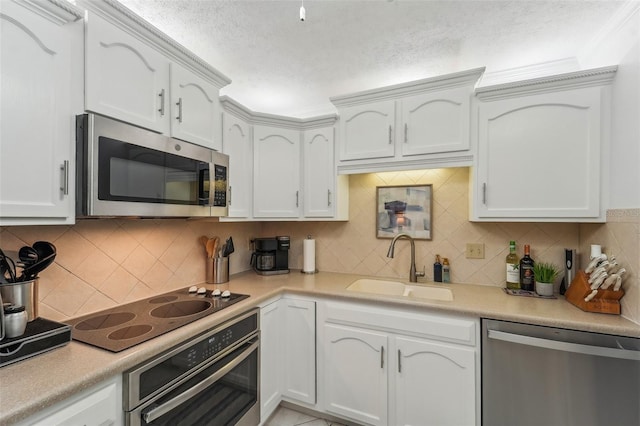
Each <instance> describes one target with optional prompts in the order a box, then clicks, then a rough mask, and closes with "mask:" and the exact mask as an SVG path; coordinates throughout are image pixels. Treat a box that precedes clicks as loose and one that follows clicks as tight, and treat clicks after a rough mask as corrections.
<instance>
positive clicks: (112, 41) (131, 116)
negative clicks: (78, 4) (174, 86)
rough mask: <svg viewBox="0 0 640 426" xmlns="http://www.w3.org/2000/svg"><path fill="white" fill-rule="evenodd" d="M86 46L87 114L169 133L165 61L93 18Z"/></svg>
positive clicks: (125, 33)
mask: <svg viewBox="0 0 640 426" xmlns="http://www.w3.org/2000/svg"><path fill="white" fill-rule="evenodd" d="M85 43H86V51H85V52H86V53H85V54H86V58H85V61H86V70H87V71H86V72H87V75H86V80H85V97H86V98H85V108H86V109H87V111H92V112H97V113H99V114H103V115H106V116H109V117H113V118H117V119H119V120H122V121H126V122H128V123H132V124H136V125H138V126H141V127H145V128H147V129H151V130H155V131H156V132H159V133H165V134H168V133H169V131H170V121H169V119H168V117H169V115H170V114H171V106H170V105H169V97H170V93H169V90H170V87H169V60H168V59H167V58H166V57H165V56H163V55H162V54H161V53H159V52H158V51H156V50H155V49H153V48H151V47H150V46H149V45H147V44H146V43H144V42H142V41H140V40H139V39H137V38H136V37H134V36H133V35H131V34H129V33H127V32H126V31H124V30H123V29H121V28H118V27H116V26H115V25H113V24H111V23H110V22H107V21H106V20H105V19H103V18H102V17H100V16H98V15H97V14H89V15H88V18H87V31H86V41H85Z"/></svg>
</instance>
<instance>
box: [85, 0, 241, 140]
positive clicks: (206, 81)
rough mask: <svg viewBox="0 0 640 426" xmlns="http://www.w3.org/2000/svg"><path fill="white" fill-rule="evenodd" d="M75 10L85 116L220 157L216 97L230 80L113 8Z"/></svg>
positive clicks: (93, 5)
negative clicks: (81, 36) (81, 15)
mask: <svg viewBox="0 0 640 426" xmlns="http://www.w3.org/2000/svg"><path fill="white" fill-rule="evenodd" d="M79 3H80V4H81V5H82V6H83V7H85V8H86V9H88V11H89V13H88V14H87V25H86V40H85V68H86V79H85V108H86V110H87V111H91V112H95V113H98V114H102V115H105V116H108V117H113V118H116V119H118V120H121V121H125V122H127V123H131V124H134V125H136V126H140V127H144V128H146V129H150V130H153V131H156V132H158V133H162V134H165V135H168V136H172V137H175V138H177V139H182V140H184V141H188V142H192V143H195V144H198V145H202V146H205V147H207V148H213V149H215V150H218V151H219V150H221V149H222V132H221V131H220V101H219V99H218V96H219V91H220V88H222V87H223V86H225V85H227V84H229V83H230V82H231V80H229V79H228V78H227V77H225V76H224V75H222V74H221V73H220V72H219V71H218V70H216V69H215V68H213V67H211V66H210V65H208V64H206V63H205V62H203V61H202V60H201V59H200V58H198V57H196V56H194V55H193V54H192V53H191V52H189V51H188V50H186V49H184V47H182V46H181V45H179V44H177V43H175V42H174V41H173V40H171V39H170V38H169V37H167V36H166V35H165V34H163V33H161V32H160V31H158V30H157V29H156V28H155V27H153V26H151V25H150V24H149V23H148V22H146V21H144V20H143V19H142V18H140V17H139V16H137V15H135V14H134V13H133V12H131V11H130V10H129V9H127V8H125V7H124V6H122V5H121V4H120V3H118V2H96V1H87V0H79Z"/></svg>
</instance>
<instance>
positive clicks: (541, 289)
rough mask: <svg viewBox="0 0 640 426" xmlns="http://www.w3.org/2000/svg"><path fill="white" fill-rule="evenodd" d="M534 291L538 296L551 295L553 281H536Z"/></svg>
mask: <svg viewBox="0 0 640 426" xmlns="http://www.w3.org/2000/svg"><path fill="white" fill-rule="evenodd" d="M536 293H538V294H539V295H540V296H553V283H541V282H538V281H536Z"/></svg>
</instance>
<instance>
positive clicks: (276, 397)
mask: <svg viewBox="0 0 640 426" xmlns="http://www.w3.org/2000/svg"><path fill="white" fill-rule="evenodd" d="M281 316H282V309H280V301H279V300H278V301H275V302H273V303H270V304H269V305H267V306H265V307H263V308H261V309H260V417H261V419H262V421H264V420H266V419H267V418H268V417H269V416H270V415H271V413H273V411H274V410H275V409H276V408H277V407H278V404H280V399H281V397H282V394H281V392H280V389H281V377H282V374H281V372H282V340H281V337H282V331H281V329H280V327H281Z"/></svg>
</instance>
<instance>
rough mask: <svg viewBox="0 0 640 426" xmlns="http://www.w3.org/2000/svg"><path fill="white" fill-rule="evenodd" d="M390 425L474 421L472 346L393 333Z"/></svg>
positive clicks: (452, 423) (473, 363)
mask: <svg viewBox="0 0 640 426" xmlns="http://www.w3.org/2000/svg"><path fill="white" fill-rule="evenodd" d="M392 344H393V346H394V348H393V350H391V351H390V356H391V357H393V358H395V360H394V361H395V369H394V372H393V379H394V381H395V386H392V387H391V388H392V389H393V388H395V391H394V392H393V393H392V394H391V395H390V396H391V397H392V398H393V402H390V403H391V405H392V406H393V407H394V408H393V410H392V412H391V413H390V414H391V416H390V418H391V419H392V420H391V421H390V422H389V424H393V425H414V426H420V425H428V424H429V425H452V426H453V425H473V424H475V423H476V413H475V382H476V371H475V361H476V350H475V349H474V348H468V347H462V346H458V345H451V344H446V343H440V342H434V341H430V340H425V339H418V338H409V337H402V336H396V337H394V338H393V341H392Z"/></svg>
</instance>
